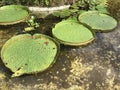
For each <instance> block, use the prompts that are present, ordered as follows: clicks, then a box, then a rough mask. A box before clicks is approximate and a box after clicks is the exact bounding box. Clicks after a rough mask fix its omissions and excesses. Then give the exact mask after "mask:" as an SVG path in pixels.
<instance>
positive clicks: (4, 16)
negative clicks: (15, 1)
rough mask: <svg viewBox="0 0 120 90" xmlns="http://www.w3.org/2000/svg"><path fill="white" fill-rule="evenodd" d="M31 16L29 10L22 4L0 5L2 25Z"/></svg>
mask: <svg viewBox="0 0 120 90" xmlns="http://www.w3.org/2000/svg"><path fill="white" fill-rule="evenodd" d="M28 17H29V12H28V10H27V9H26V8H25V7H24V6H21V5H7V6H3V7H0V25H10V24H16V23H19V22H22V21H24V20H26V19H27V18H28Z"/></svg>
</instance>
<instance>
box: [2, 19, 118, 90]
mask: <svg viewBox="0 0 120 90" xmlns="http://www.w3.org/2000/svg"><path fill="white" fill-rule="evenodd" d="M42 22H43V23H42V27H41V28H40V31H38V32H41V33H45V34H50V32H51V26H53V25H54V23H52V24H51V23H48V24H47V26H46V22H44V21H42ZM18 27H19V25H15V26H8V27H2V28H1V29H2V30H0V48H1V47H2V46H3V44H4V43H5V42H6V41H7V40H8V39H9V38H11V37H12V36H13V35H16V34H18V32H20V30H19V28H18ZM20 28H21V27H20ZM96 35H97V36H96V40H95V41H94V42H92V43H91V44H89V45H87V46H84V47H70V46H62V45H61V52H60V54H59V56H58V58H57V60H56V63H55V64H54V65H53V66H52V67H51V68H49V69H48V70H47V71H45V72H42V73H37V74H34V75H23V76H21V77H17V78H11V77H10V75H11V74H12V72H11V71H10V70H9V69H7V68H6V67H5V66H4V64H3V63H2V60H0V90H120V25H118V27H117V28H116V29H115V30H114V31H112V32H109V33H96Z"/></svg>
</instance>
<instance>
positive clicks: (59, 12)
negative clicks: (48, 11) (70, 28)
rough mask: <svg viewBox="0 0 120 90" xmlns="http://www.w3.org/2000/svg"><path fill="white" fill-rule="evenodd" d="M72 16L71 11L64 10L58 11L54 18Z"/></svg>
mask: <svg viewBox="0 0 120 90" xmlns="http://www.w3.org/2000/svg"><path fill="white" fill-rule="evenodd" d="M70 14H71V12H70V10H69V9H64V10H62V11H57V12H54V13H53V15H54V16H56V17H60V18H65V17H68V16H70Z"/></svg>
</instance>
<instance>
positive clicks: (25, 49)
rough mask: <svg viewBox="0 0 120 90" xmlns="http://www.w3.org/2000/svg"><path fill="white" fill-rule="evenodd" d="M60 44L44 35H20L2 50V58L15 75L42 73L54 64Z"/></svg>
mask: <svg viewBox="0 0 120 90" xmlns="http://www.w3.org/2000/svg"><path fill="white" fill-rule="evenodd" d="M58 50H59V44H58V43H57V42H56V41H55V40H54V39H52V38H50V37H48V36H45V35H42V34H34V35H33V36H31V35H30V34H24V35H18V36H14V37H12V38H11V39H10V40H8V41H7V42H6V43H5V45H4V46H3V48H2V50H1V58H2V60H3V62H4V64H5V66H6V67H8V68H9V69H11V71H12V72H14V74H13V75H12V77H16V76H20V75H23V74H31V73H37V72H42V71H44V70H46V69H47V68H49V67H50V66H51V65H52V64H53V63H54V62H55V58H56V55H57V53H58Z"/></svg>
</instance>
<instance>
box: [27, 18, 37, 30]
mask: <svg viewBox="0 0 120 90" xmlns="http://www.w3.org/2000/svg"><path fill="white" fill-rule="evenodd" d="M26 22H27V24H28V27H26V28H25V31H32V30H35V29H36V28H38V27H39V23H38V22H36V17H35V16H31V17H30V19H29V20H27V21H26Z"/></svg>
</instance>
